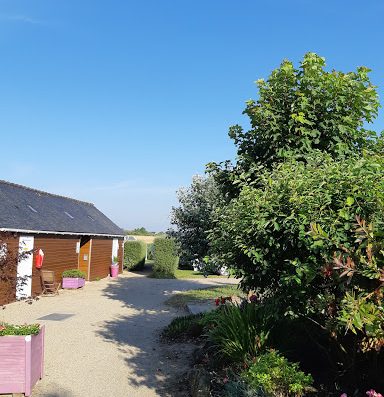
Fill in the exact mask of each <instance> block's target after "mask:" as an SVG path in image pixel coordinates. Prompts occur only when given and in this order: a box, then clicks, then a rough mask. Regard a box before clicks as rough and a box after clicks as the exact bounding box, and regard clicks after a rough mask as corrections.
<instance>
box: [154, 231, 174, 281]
mask: <svg viewBox="0 0 384 397" xmlns="http://www.w3.org/2000/svg"><path fill="white" fill-rule="evenodd" d="M154 246H155V255H154V257H155V262H154V264H153V272H154V275H155V276H156V277H173V276H174V275H175V271H176V269H177V265H178V264H179V257H178V256H177V254H176V244H175V241H174V240H173V239H169V238H156V239H155V241H154Z"/></svg>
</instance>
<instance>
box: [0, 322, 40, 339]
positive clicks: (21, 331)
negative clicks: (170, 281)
mask: <svg viewBox="0 0 384 397" xmlns="http://www.w3.org/2000/svg"><path fill="white" fill-rule="evenodd" d="M39 332H40V324H24V325H12V324H6V323H3V324H0V336H5V335H37V334H38V333H39Z"/></svg>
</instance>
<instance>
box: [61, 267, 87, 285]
mask: <svg viewBox="0 0 384 397" xmlns="http://www.w3.org/2000/svg"><path fill="white" fill-rule="evenodd" d="M62 277H63V282H62V287H63V288H68V289H77V288H82V287H84V285H85V274H84V272H82V271H80V270H78V269H70V270H65V271H64V272H63V276H62Z"/></svg>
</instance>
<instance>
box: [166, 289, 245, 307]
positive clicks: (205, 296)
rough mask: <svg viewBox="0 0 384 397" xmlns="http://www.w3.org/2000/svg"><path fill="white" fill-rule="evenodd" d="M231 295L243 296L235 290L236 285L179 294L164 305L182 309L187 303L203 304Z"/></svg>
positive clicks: (239, 291)
mask: <svg viewBox="0 0 384 397" xmlns="http://www.w3.org/2000/svg"><path fill="white" fill-rule="evenodd" d="M233 295H236V296H244V293H243V292H242V291H241V290H239V289H238V288H237V285H223V286H218V287H210V288H202V289H193V290H188V291H184V292H180V293H178V294H176V295H173V296H171V297H170V298H169V299H167V300H166V301H165V304H167V305H170V306H173V307H177V308H184V307H185V306H186V305H187V303H189V302H203V301H208V300H211V299H216V298H218V297H221V296H233Z"/></svg>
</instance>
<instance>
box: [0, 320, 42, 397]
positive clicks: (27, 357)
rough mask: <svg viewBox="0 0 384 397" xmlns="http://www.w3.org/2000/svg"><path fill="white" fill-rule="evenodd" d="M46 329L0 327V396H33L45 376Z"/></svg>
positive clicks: (34, 326)
mask: <svg viewBox="0 0 384 397" xmlns="http://www.w3.org/2000/svg"><path fill="white" fill-rule="evenodd" d="M44 331H45V328H44V325H39V324H31V325H10V324H0V358H1V359H0V394H2V393H7V394H9V393H24V394H25V396H30V395H31V394H32V388H33V386H34V385H35V384H36V382H37V381H38V380H39V379H42V377H43V374H44Z"/></svg>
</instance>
